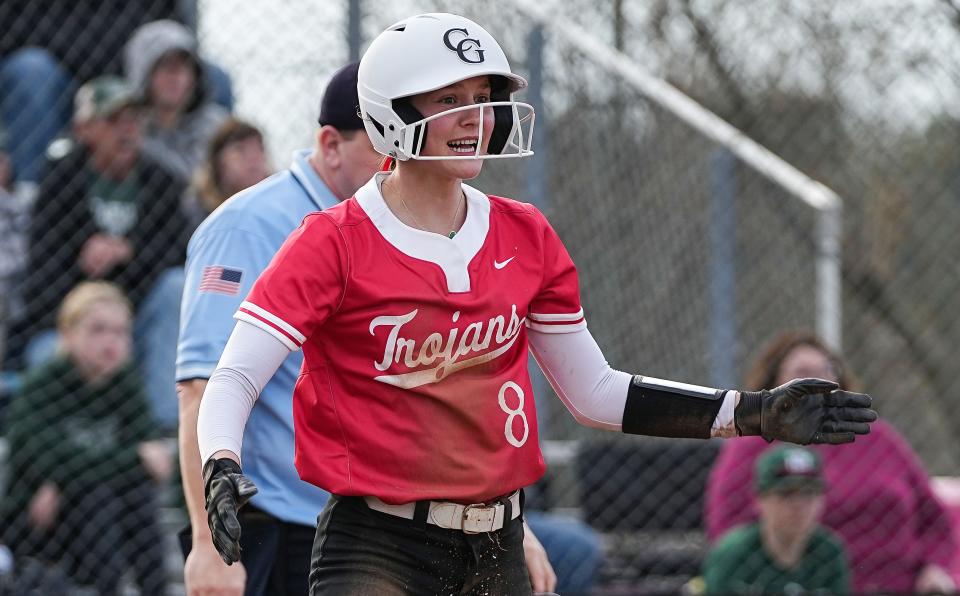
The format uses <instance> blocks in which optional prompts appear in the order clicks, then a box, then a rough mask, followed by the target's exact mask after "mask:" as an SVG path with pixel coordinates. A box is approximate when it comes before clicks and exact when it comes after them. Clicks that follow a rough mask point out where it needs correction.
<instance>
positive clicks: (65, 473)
mask: <svg viewBox="0 0 960 596" xmlns="http://www.w3.org/2000/svg"><path fill="white" fill-rule="evenodd" d="M6 435H7V439H8V443H9V445H10V465H9V470H10V475H9V477H8V486H9V490H8V496H7V498H5V499H4V504H3V505H4V507H3V511H4V513H5V514H6V516H10V515H16V514H17V513H18V512H21V511H23V510H24V509H25V508H26V506H27V504H28V502H29V501H30V498H31V497H32V496H33V494H34V493H35V492H36V490H37V488H39V487H40V485H41V484H43V483H44V482H45V481H47V480H50V481H52V482H53V483H54V484H56V485H57V487H58V488H60V490H61V492H63V493H64V494H65V495H68V496H69V495H70V494H77V492H79V491H83V490H85V489H86V488H89V487H91V486H94V485H100V484H104V483H107V484H111V485H114V486H117V485H118V483H120V482H126V481H130V480H132V479H142V478H143V477H144V475H145V472H144V470H143V468H142V466H141V464H140V457H139V455H138V454H137V446H138V445H139V444H140V443H141V442H143V441H147V440H150V439H153V438H155V437H156V436H157V435H156V432H155V429H154V427H153V422H152V421H151V419H150V415H149V410H148V406H147V403H146V400H145V398H144V396H143V390H142V385H141V382H140V380H139V378H138V377H137V375H136V373H135V372H134V370H133V368H132V367H130V366H127V367H124V368H122V369H120V370H119V371H118V372H117V373H116V374H115V375H114V376H113V377H111V378H110V379H108V380H107V381H105V382H103V383H100V384H98V385H96V386H92V385H89V384H87V382H86V381H84V379H83V378H81V376H80V373H79V372H78V371H77V369H76V368H75V367H74V365H73V363H72V362H71V361H70V359H69V358H67V357H65V356H58V357H56V358H54V359H53V360H51V361H50V362H47V363H45V364H43V365H41V366H39V367H37V368H35V369H33V370H31V371H29V372H28V373H27V374H26V376H25V378H24V381H23V384H22V386H21V387H20V390H19V391H18V392H17V394H16V395H15V396H14V397H13V400H12V401H11V404H10V410H9V414H8V417H7V428H6ZM8 519H9V517H8Z"/></svg>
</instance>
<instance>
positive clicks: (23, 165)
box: [0, 48, 74, 183]
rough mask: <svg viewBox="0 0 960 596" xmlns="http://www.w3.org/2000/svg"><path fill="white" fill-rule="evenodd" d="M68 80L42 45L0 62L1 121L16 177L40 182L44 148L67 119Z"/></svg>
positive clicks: (69, 107) (69, 105)
mask: <svg viewBox="0 0 960 596" xmlns="http://www.w3.org/2000/svg"><path fill="white" fill-rule="evenodd" d="M73 87H74V83H73V80H72V79H71V78H70V75H69V74H68V73H67V71H66V70H64V69H63V67H62V66H60V64H59V63H58V62H57V60H56V58H54V56H53V54H51V53H50V52H48V51H47V50H44V49H42V48H23V49H20V50H17V51H16V52H14V53H13V54H11V55H9V56H7V57H6V58H4V59H3V60H2V61H0V120H2V121H3V124H4V126H5V127H6V129H7V134H8V137H9V141H8V144H9V147H8V151H9V153H10V156H11V159H12V161H13V172H14V177H15V179H16V180H18V181H29V182H35V183H36V182H39V181H40V176H41V174H42V173H43V172H42V169H43V164H44V152H45V151H46V150H47V145H49V144H50V141H52V140H53V139H54V138H56V136H57V135H58V134H60V131H62V130H63V129H64V128H65V127H66V125H67V123H68V122H70V116H71V111H72V103H73V102H72V101H71V99H72V97H73Z"/></svg>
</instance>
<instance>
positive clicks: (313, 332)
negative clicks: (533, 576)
mask: <svg viewBox="0 0 960 596" xmlns="http://www.w3.org/2000/svg"><path fill="white" fill-rule="evenodd" d="M382 176H383V174H378V175H377V176H376V177H375V178H374V179H373V180H371V182H369V183H367V185H365V186H364V187H363V188H361V189H360V190H359V191H357V195H356V196H355V197H354V198H352V199H350V200H348V201H344V202H343V203H341V204H339V205H337V206H335V207H333V208H330V209H327V210H325V211H323V212H318V213H314V214H311V215H309V216H307V217H306V218H305V219H304V221H303V223H302V225H301V226H300V228H299V229H297V230H296V231H295V232H294V233H293V234H291V236H290V237H289V238H288V239H287V241H286V242H285V243H284V245H283V247H282V248H281V249H280V251H279V252H278V253H277V255H276V256H275V257H274V259H273V261H272V263H271V264H270V266H269V267H268V268H267V269H266V270H265V271H264V272H263V274H262V275H261V276H260V278H259V280H258V281H257V282H256V284H255V285H254V287H253V289H252V290H251V292H250V295H249V296H248V297H247V300H246V301H245V302H244V303H243V304H242V305H241V306H240V309H239V310H238V312H237V314H236V318H238V319H240V320H244V321H247V322H250V323H252V324H254V325H257V326H258V327H260V328H262V329H265V330H266V331H268V332H270V333H271V334H273V335H274V336H275V337H277V338H278V339H279V340H280V341H282V342H284V343H285V344H286V345H287V346H288V347H290V348H291V349H296V348H300V347H302V348H303V352H304V363H303V369H302V371H301V373H300V378H299V380H298V381H297V386H296V390H295V393H294V426H295V430H296V458H295V460H296V465H297V469H298V470H299V472H300V476H301V477H302V478H303V479H304V480H306V481H308V482H311V483H313V484H316V485H317V486H320V487H322V488H324V489H326V490H328V491H330V492H331V493H334V494H338V495H360V496H367V495H372V496H376V497H378V498H380V499H382V500H384V501H386V502H388V503H395V504H396V503H406V502H410V501H417V500H448V501H456V502H461V503H474V502H482V501H488V500H490V499H493V498H495V497H497V496H500V495H504V494H507V493H510V492H512V491H514V490H516V489H517V488H520V487H523V486H527V485H530V484H532V483H534V482H535V481H536V480H537V479H538V478H539V477H540V476H541V475H542V474H543V470H544V462H543V457H542V455H541V453H540V448H539V441H538V437H537V416H536V411H535V406H534V399H533V392H532V390H531V386H530V377H529V375H528V373H527V335H526V330H527V328H528V327H529V328H532V329H537V330H540V331H547V332H557V333H564V332H570V331H576V330H579V329H582V328H584V327H585V326H586V323H585V321H584V318H583V310H582V309H581V307H580V296H579V286H578V281H577V272H576V268H575V267H574V265H573V262H572V261H571V259H570V255H569V254H568V253H567V251H566V249H565V248H564V246H563V244H562V243H561V241H560V239H559V238H558V237H557V235H556V233H555V232H554V231H553V228H551V227H550V224H549V223H548V222H547V220H546V218H544V217H543V215H542V214H541V213H540V212H539V211H538V210H537V209H536V208H534V207H533V206H531V205H528V204H525V203H519V202H517V201H512V200H510V199H504V198H499V197H492V196H491V197H488V196H486V195H484V194H483V193H481V192H479V191H477V190H475V189H473V188H470V187H469V186H464V191H465V193H466V197H467V216H466V221H465V222H464V225H463V227H462V228H461V230H460V232H459V233H458V234H457V235H456V236H455V237H454V238H452V239H451V238H446V237H444V236H441V235H439V234H432V233H428V232H423V231H420V230H416V229H413V228H410V227H408V226H406V225H404V224H403V223H402V222H401V221H400V220H399V219H397V217H396V216H395V215H394V214H393V213H392V212H391V211H390V209H389V208H388V207H387V205H386V203H385V202H384V200H383V198H382V196H381V195H380V192H379V181H380V180H381V179H382Z"/></svg>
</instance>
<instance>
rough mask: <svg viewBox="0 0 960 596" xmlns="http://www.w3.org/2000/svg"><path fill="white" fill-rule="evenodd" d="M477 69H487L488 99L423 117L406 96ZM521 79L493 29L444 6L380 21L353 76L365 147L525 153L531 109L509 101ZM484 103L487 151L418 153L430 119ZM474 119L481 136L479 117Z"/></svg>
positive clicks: (408, 153) (406, 155)
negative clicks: (490, 123)
mask: <svg viewBox="0 0 960 596" xmlns="http://www.w3.org/2000/svg"><path fill="white" fill-rule="evenodd" d="M483 75H489V76H490V84H491V88H492V90H491V95H490V100H491V101H490V102H489V103H484V104H474V105H469V106H463V107H460V108H454V109H453V110H448V111H446V112H442V113H441V114H437V115H434V116H431V117H429V118H424V117H423V115H422V114H421V113H420V112H419V111H417V110H416V109H415V108H414V107H413V105H412V104H411V103H410V101H409V98H410V96H413V95H418V94H420V93H426V92H429V91H434V90H436V89H441V88H443V87H446V86H448V85H452V84H454V83H457V82H459V81H463V80H465V79H469V78H471V77H476V76H483ZM526 86H527V81H526V80H525V79H524V78H523V77H521V76H519V75H517V74H514V73H513V72H512V71H511V70H510V63H509V62H507V57H506V55H505V54H504V53H503V50H502V49H501V48H500V44H498V43H497V41H496V40H495V39H494V38H493V36H491V35H490V34H489V33H487V31H486V30H485V29H484V28H483V27H481V26H480V25H478V24H476V23H474V22H473V21H471V20H470V19H467V18H464V17H461V16H458V15H454V14H447V13H430V14H421V15H417V16H414V17H410V18H407V19H404V20H402V21H400V22H399V23H395V24H394V25H392V26H390V27H388V28H387V29H386V30H385V31H384V32H383V33H381V34H380V35H378V36H377V38H376V39H374V40H373V42H372V43H371V44H370V47H369V48H368V49H367V51H366V53H364V55H363V59H362V60H360V71H359V73H358V76H357V95H358V97H359V100H360V114H361V117H362V118H363V124H364V126H365V127H366V130H367V134H368V135H369V136H370V140H371V141H372V142H373V147H374V149H376V150H377V151H378V152H380V153H382V154H384V155H389V156H391V157H394V158H396V159H398V160H407V159H486V158H495V157H521V156H525V155H532V154H533V152H532V151H531V150H530V145H531V137H532V133H533V121H534V113H533V108H532V107H531V106H530V105H529V104H525V103H520V102H516V101H513V92H514V91H517V90H518V89H523V88H524V87H526ZM485 108H486V109H490V108H492V109H493V111H494V117H495V118H494V121H495V124H494V127H493V131H492V133H491V135H490V142H489V144H488V147H487V153H481V147H480V144H479V143H478V144H477V149H476V151H475V152H474V153H473V154H470V155H466V156H421V155H420V150H421V149H422V147H423V141H424V139H425V138H426V132H427V124H428V123H429V122H430V121H431V120H435V119H436V118H438V117H441V116H447V115H449V114H450V113H451V112H456V111H463V110H473V109H479V110H482V109H485ZM480 122H481V135H482V126H483V124H482V123H483V118H481V119H480ZM525 129H526V130H525Z"/></svg>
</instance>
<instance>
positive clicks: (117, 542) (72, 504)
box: [4, 282, 173, 595]
mask: <svg viewBox="0 0 960 596" xmlns="http://www.w3.org/2000/svg"><path fill="white" fill-rule="evenodd" d="M131 319H132V312H131V305H130V302H129V301H128V300H127V299H126V297H125V296H124V295H123V292H122V291H121V290H120V289H119V288H118V287H117V286H115V285H113V284H110V283H107V282H83V283H81V284H80V285H78V286H77V287H76V288H74V289H73V290H72V291H71V292H70V293H69V294H68V295H67V297H66V298H65V299H64V301H63V304H62V306H61V307H60V310H59V314H58V319H57V326H58V329H59V331H60V333H61V335H62V339H63V341H62V347H63V349H62V352H61V353H60V354H58V355H57V357H55V358H54V359H52V360H50V361H48V362H47V363H45V364H44V365H42V366H40V367H38V368H36V369H33V370H31V371H30V372H29V373H28V374H27V375H26V378H25V379H24V382H23V385H22V387H21V389H20V391H19V392H18V394H17V395H16V396H15V398H14V400H13V403H12V405H11V413H10V417H9V423H8V428H9V430H8V438H9V445H10V468H11V474H10V477H11V478H13V479H16V480H15V481H14V482H12V483H11V485H10V494H9V497H8V498H7V499H5V500H4V506H5V507H4V514H5V516H4V517H5V520H6V524H5V525H6V531H5V533H4V541H5V542H6V543H7V544H9V545H12V546H13V548H14V550H15V553H16V555H17V557H18V558H23V557H30V558H33V559H40V560H44V561H45V562H48V563H60V564H61V565H62V566H63V568H64V570H66V572H67V574H68V575H69V576H70V577H71V578H72V579H73V581H75V582H76V583H78V584H84V585H89V586H92V587H94V588H96V589H97V590H98V592H99V593H101V594H118V593H119V591H118V589H119V584H120V581H121V577H122V576H123V574H124V572H125V570H126V568H127V567H128V566H130V567H132V568H133V569H134V571H135V576H136V579H137V582H138V583H139V585H140V588H141V593H142V594H158V595H159V594H164V593H165V589H166V585H165V584H166V572H165V570H164V560H163V537H162V535H161V534H160V529H159V526H158V523H157V503H156V497H155V495H156V494H157V492H158V491H157V489H156V488H154V487H152V486H151V485H152V484H154V483H165V482H167V480H168V479H169V477H170V474H171V472H172V469H173V461H172V454H171V453H170V452H169V449H167V447H166V446H165V445H164V444H163V443H162V442H159V441H156V440H154V439H155V434H154V425H153V424H152V422H151V420H150V417H149V415H148V410H147V405H146V402H145V401H144V399H143V391H142V385H141V384H140V382H139V380H138V378H137V376H136V374H135V372H134V370H133V368H132V367H131V366H130V348H131ZM21 588H23V592H24V593H25V592H26V586H21ZM30 593H33V592H30ZM63 593H66V590H65V591H64V592H63ZM71 593H72V592H71Z"/></svg>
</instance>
